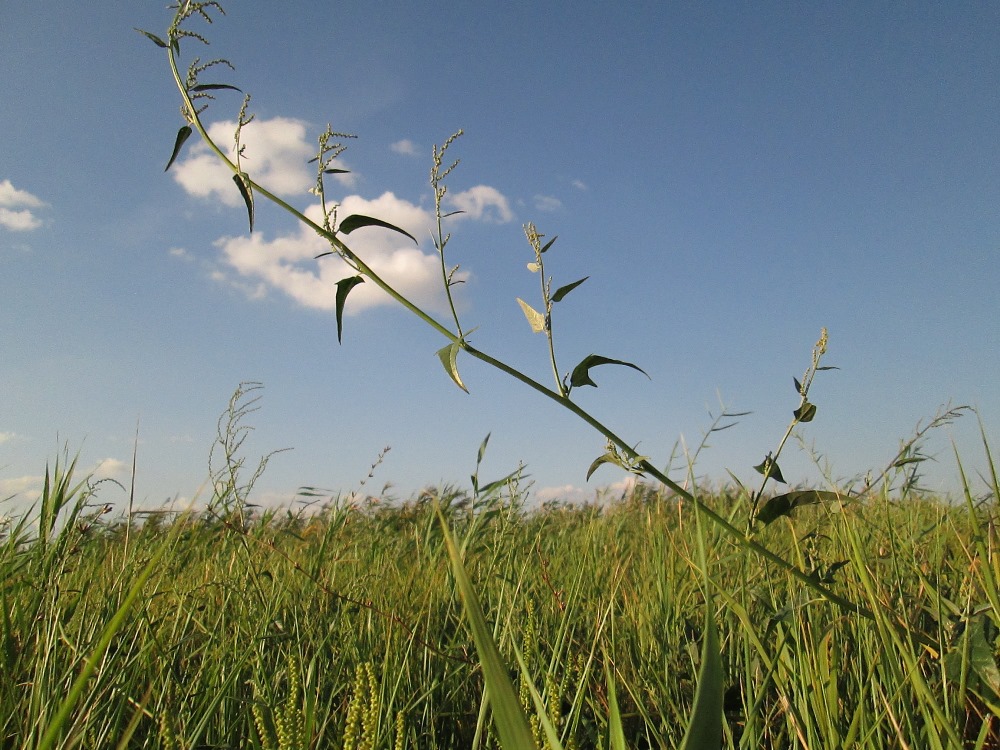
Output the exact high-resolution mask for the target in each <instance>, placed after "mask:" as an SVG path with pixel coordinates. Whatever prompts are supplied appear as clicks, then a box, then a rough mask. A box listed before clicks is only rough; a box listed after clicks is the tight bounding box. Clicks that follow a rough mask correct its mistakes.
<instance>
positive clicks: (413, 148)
mask: <svg viewBox="0 0 1000 750" xmlns="http://www.w3.org/2000/svg"><path fill="white" fill-rule="evenodd" d="M389 148H390V150H392V152H393V153H396V154H402V155H403V156H416V155H417V144H415V143H414V142H413V141H411V140H410V139H409V138H404V139H403V140H401V141H396V142H395V143H393V144H392V145H390V146H389Z"/></svg>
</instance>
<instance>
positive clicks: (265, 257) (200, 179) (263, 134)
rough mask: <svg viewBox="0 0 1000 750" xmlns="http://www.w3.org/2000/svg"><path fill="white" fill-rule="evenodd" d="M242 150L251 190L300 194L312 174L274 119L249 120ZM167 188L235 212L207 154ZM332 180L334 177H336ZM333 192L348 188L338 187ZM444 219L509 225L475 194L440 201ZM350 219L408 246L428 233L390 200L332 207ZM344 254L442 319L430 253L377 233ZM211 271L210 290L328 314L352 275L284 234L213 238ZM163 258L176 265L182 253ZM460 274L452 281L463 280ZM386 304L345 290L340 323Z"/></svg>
mask: <svg viewBox="0 0 1000 750" xmlns="http://www.w3.org/2000/svg"><path fill="white" fill-rule="evenodd" d="M234 128H235V124H234V123H231V122H223V123H216V124H214V125H212V126H211V127H210V128H209V134H210V135H211V136H212V138H213V139H217V141H218V142H220V143H221V142H226V141H227V140H228V141H232V133H233V130H234ZM241 138H242V140H243V142H244V143H245V144H246V146H247V148H246V154H245V156H244V165H245V168H246V169H247V171H248V172H250V173H251V174H252V175H253V177H254V180H255V181H259V182H260V183H261V184H263V185H266V186H268V189H271V190H273V191H274V192H276V193H278V194H280V195H283V196H285V197H291V196H302V195H305V194H307V193H308V191H309V188H311V187H312V186H313V184H314V181H315V174H314V173H313V172H312V171H311V170H310V169H309V168H308V165H307V164H306V162H307V161H308V160H309V159H310V158H311V156H312V154H313V151H314V147H313V146H311V145H309V144H308V143H307V142H306V125H305V124H304V123H302V122H301V121H298V120H293V119H289V118H283V117H276V118H273V119H270V120H255V121H254V122H252V123H251V124H250V125H247V126H246V127H245V128H244V130H243V133H242V136H241ZM391 148H392V150H393V151H396V152H397V153H401V154H410V153H411V152H412V151H413V150H415V147H414V145H413V143H412V142H411V141H408V140H403V141H398V142H396V143H395V144H393V145H392V146H391ZM174 170H176V173H175V179H176V180H177V182H178V183H179V184H180V185H181V187H183V188H184V190H185V191H187V192H188V193H190V194H191V195H194V196H198V197H204V198H213V199H217V200H221V201H222V202H224V203H225V204H226V205H230V206H234V207H235V206H239V205H241V204H242V198H241V197H240V195H239V193H238V191H236V190H235V188H234V186H233V182H232V176H231V174H230V173H229V172H228V171H227V170H226V169H225V168H222V167H220V166H219V165H218V160H217V159H216V158H215V156H214V155H213V154H211V153H210V152H209V151H208V149H207V147H205V146H203V145H201V146H196V147H194V148H192V149H191V151H190V152H189V153H188V155H187V156H186V157H185V158H183V159H182V160H180V161H179V162H178V164H177V165H175V167H174ZM338 176H339V175H338ZM341 185H342V186H345V187H350V184H349V183H347V182H345V181H343V180H342V181H341ZM446 202H447V210H449V211H458V212H461V213H458V214H456V216H455V217H454V218H455V220H472V221H481V222H487V223H494V224H500V223H506V222H509V221H512V220H513V219H514V212H513V211H512V210H511V208H510V203H509V201H508V200H507V198H506V197H505V196H504V195H503V194H502V193H501V192H500V191H499V190H497V189H496V188H493V187H490V186H487V185H477V186H475V187H472V188H469V189H468V190H465V191H461V192H455V193H450V192H449V193H448V195H447V197H446ZM304 213H305V214H306V215H307V216H308V217H309V218H310V219H312V220H313V221H315V222H317V223H318V224H322V221H323V217H322V209H321V207H320V206H319V205H318V204H316V205H312V206H310V207H309V208H308V209H306V211H304ZM353 214H360V215H363V216H372V217H376V218H378V219H380V220H382V221H386V222H389V223H390V224H393V225H395V226H397V227H400V228H401V229H404V230H406V231H407V232H409V233H410V234H411V235H413V236H414V237H417V238H425V237H430V236H431V232H432V229H433V228H434V225H435V218H434V213H433V211H430V210H428V209H426V208H423V207H421V206H419V205H416V204H414V203H411V202H410V201H407V200H405V199H403V198H400V197H398V196H396V195H395V194H393V193H391V192H385V193H382V195H380V196H378V197H377V198H372V199H369V198H364V197H362V196H360V195H356V194H355V195H347V196H346V197H344V198H342V199H341V200H340V201H339V207H338V210H337V216H338V217H339V218H340V219H344V218H346V217H348V216H351V215H353ZM349 243H350V246H351V249H352V250H353V251H354V252H355V253H357V255H358V256H359V257H360V258H362V259H363V260H364V262H365V263H366V264H367V265H368V266H369V267H370V268H371V269H372V270H373V271H374V272H375V273H376V274H377V275H378V276H380V277H381V278H383V279H384V280H385V281H387V282H388V283H389V284H391V285H392V286H393V287H395V288H396V289H398V290H399V291H400V292H401V293H403V294H404V295H406V296H407V297H409V298H410V299H411V300H413V301H414V302H416V303H417V304H419V305H421V306H426V307H428V308H430V309H435V310H442V309H443V307H442V306H443V304H444V295H443V293H442V291H441V269H440V260H439V258H438V256H437V253H436V251H434V250H433V249H431V250H429V251H424V250H423V249H421V248H420V247H419V246H417V245H415V244H414V243H413V242H412V241H411V240H409V239H407V238H406V237H404V236H403V235H401V234H398V233H396V232H392V231H390V230H386V229H379V228H364V229H360V230H358V231H357V232H356V233H352V234H351V235H350V238H349ZM215 247H216V248H218V250H219V253H220V261H221V263H220V264H218V265H216V266H215V267H214V269H213V271H212V272H211V273H212V276H213V278H215V279H217V280H218V281H220V282H223V283H226V284H229V285H230V286H233V287H235V288H238V289H240V290H242V291H243V292H244V293H245V294H246V295H247V296H249V297H251V298H260V297H263V296H265V295H266V294H267V293H268V292H269V291H271V290H276V291H279V292H281V293H283V294H285V295H287V296H288V297H290V298H291V299H293V300H294V301H295V302H297V303H298V304H300V305H303V306H304V307H308V308H312V309H317V310H326V311H332V310H334V309H335V308H336V291H337V287H336V283H337V281H339V280H340V279H343V278H345V277H346V276H349V275H352V274H353V273H354V271H353V270H352V269H351V268H350V267H349V266H348V265H347V264H346V263H345V262H344V261H343V260H342V259H340V258H339V257H338V256H336V255H328V256H326V257H323V258H320V259H318V260H317V259H316V256H318V255H320V254H321V253H325V252H327V251H328V250H329V247H328V245H327V244H326V243H325V242H324V241H323V239H322V238H321V237H319V236H318V235H317V234H316V233H315V232H314V231H312V230H311V229H309V228H308V227H306V226H304V225H299V226H298V227H296V228H295V229H294V230H293V231H292V232H290V233H287V234H283V235H278V236H275V237H273V238H271V239H268V238H267V236H266V235H265V234H263V233H261V232H255V233H254V234H252V235H250V236H242V237H221V238H219V239H218V240H216V242H215ZM170 252H171V254H172V255H174V256H175V257H178V258H182V259H185V258H186V257H187V254H186V252H185V251H184V250H183V249H182V248H174V249H172V250H171V251H170ZM468 278H469V275H468V273H467V272H463V273H459V274H456V277H455V279H456V280H467V279H468ZM390 303H391V300H390V299H389V297H388V296H387V295H386V294H385V293H384V292H382V291H381V290H380V289H379V288H378V287H377V286H376V285H375V284H373V283H370V282H369V283H365V284H361V285H358V286H357V287H355V288H354V289H353V290H352V292H351V296H350V300H349V302H348V304H347V306H346V308H345V313H347V314H348V315H356V314H358V313H360V312H362V311H363V310H366V309H369V308H372V307H375V306H377V305H382V304H390Z"/></svg>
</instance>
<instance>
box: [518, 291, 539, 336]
mask: <svg viewBox="0 0 1000 750" xmlns="http://www.w3.org/2000/svg"><path fill="white" fill-rule="evenodd" d="M517 304H519V305H520V306H521V310H522V311H523V312H524V317H526V318H527V319H528V325H530V326H531V330H532V331H534V332H535V333H541V332H542V331H544V330H545V316H544V315H542V314H541V313H540V312H538V311H537V310H536V309H535V308H533V307H532V306H531V305H529V304H528V303H527V302H525V301H524V300H523V299H521V298H520V297H518V298H517Z"/></svg>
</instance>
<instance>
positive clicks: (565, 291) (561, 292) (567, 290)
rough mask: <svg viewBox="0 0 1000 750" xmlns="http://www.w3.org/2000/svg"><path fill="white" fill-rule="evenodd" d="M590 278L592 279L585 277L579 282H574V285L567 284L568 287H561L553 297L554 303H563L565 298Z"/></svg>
mask: <svg viewBox="0 0 1000 750" xmlns="http://www.w3.org/2000/svg"><path fill="white" fill-rule="evenodd" d="M589 278H590V277H589V276H584V277H583V278H582V279H580V280H579V281H574V282H573V283H572V284H567V285H566V286H561V287H559V288H558V289H556V293H555V294H553V295H552V301H553V302H559V301H561V300H562V298H563V297H565V296H566V295H567V294H569V293H570V292H572V291H573V290H574V289H576V288H577V287H578V286H580V284H582V283H583V282H585V281H586V280H587V279H589Z"/></svg>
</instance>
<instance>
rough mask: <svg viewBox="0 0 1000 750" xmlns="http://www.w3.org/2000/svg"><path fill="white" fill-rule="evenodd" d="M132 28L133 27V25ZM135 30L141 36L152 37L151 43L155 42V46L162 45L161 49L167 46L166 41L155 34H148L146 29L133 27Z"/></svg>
mask: <svg viewBox="0 0 1000 750" xmlns="http://www.w3.org/2000/svg"><path fill="white" fill-rule="evenodd" d="M132 28H133V29H135V27H134V26H133V27H132ZM135 30H136V31H138V32H139V33H140V34H142V35H143V36H145V37H147V38H149V39H152V40H153V44H155V45H156V46H157V47H162V48H163V49H166V48H167V43H166V42H165V41H163V40H162V39H160V37H158V36H157V35H156V34H150V33H149V32H148V31H143V30H142V29H135Z"/></svg>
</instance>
